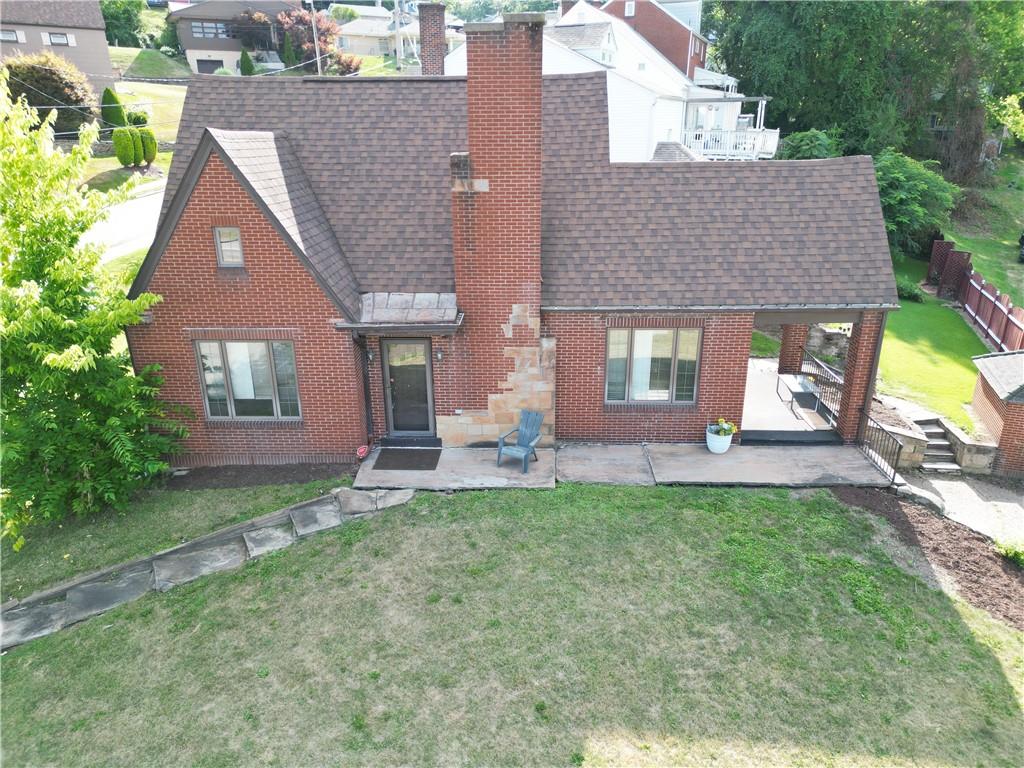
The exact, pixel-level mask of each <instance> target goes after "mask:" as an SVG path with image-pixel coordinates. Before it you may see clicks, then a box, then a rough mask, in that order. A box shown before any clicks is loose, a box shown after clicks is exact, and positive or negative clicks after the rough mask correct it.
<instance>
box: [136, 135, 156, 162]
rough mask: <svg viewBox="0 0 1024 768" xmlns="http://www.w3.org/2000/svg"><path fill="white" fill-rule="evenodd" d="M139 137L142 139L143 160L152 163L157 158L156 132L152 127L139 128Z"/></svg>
mask: <svg viewBox="0 0 1024 768" xmlns="http://www.w3.org/2000/svg"><path fill="white" fill-rule="evenodd" d="M139 139H140V140H141V141H142V160H143V162H145V163H146V165H151V164H152V162H153V161H154V160H156V148H157V143H156V133H154V132H153V129H152V128H139Z"/></svg>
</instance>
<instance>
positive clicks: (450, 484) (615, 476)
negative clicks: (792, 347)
mask: <svg viewBox="0 0 1024 768" xmlns="http://www.w3.org/2000/svg"><path fill="white" fill-rule="evenodd" d="M380 450H381V449H377V450H376V451H374V452H373V453H371V454H370V456H369V457H367V459H366V461H365V462H364V463H363V465H362V466H361V467H360V468H359V472H358V474H357V475H356V479H355V483H354V487H355V488H360V489H366V488H418V489H422V490H431V491H461V490H483V489H495V488H554V487H555V483H556V481H557V482H574V483H602V484H607V485H727V486H750V487H764V486H775V487H782V488H816V487H825V486H830V485H851V486H863V487H873V488H884V487H886V486H888V485H889V478H888V477H887V476H886V475H885V474H883V473H882V472H880V471H879V470H878V469H876V468H875V466H874V464H872V462H871V461H870V460H869V459H868V458H867V456H865V455H864V453H862V452H861V450H860V449H859V448H857V447H856V446H852V445H759V446H747V445H736V446H733V447H732V448H731V449H730V450H729V451H728V453H725V454H722V455H715V454H712V453H711V452H709V451H708V450H707V448H706V447H705V446H703V445H696V444H692V443H688V444H683V443H563V444H561V445H559V446H558V448H557V449H550V448H549V449H540V450H538V451H537V453H538V461H536V462H533V463H532V464H531V465H530V471H529V472H528V473H527V474H523V472H522V470H521V467H520V465H518V464H517V463H516V462H515V461H508V462H507V463H503V464H502V465H501V466H496V464H495V458H496V456H497V449H496V448H442V449H440V451H441V456H440V459H439V460H438V462H437V466H436V468H435V469H433V470H419V469H413V470H408V469H400V470H387V469H375V468H374V465H375V463H376V461H377V457H378V456H379V455H380ZM384 450H387V449H384Z"/></svg>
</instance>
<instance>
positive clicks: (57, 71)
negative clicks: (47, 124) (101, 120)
mask: <svg viewBox="0 0 1024 768" xmlns="http://www.w3.org/2000/svg"><path fill="white" fill-rule="evenodd" d="M3 65H4V67H5V68H6V69H7V72H8V73H9V75H10V77H9V79H8V85H9V87H10V90H11V99H12V100H14V101H17V99H18V97H20V96H24V97H25V100H26V101H27V102H28V103H29V104H30V105H31V106H33V107H37V108H38V109H39V112H40V116H44V115H45V114H46V113H47V112H48V111H49V110H47V109H46V108H47V107H57V106H61V105H67V106H71V107H78V109H58V110H57V121H56V122H55V123H54V124H53V130H54V131H55V132H57V133H74V132H76V131H77V130H78V127H79V126H80V125H81V124H82V123H85V122H91V121H92V120H93V118H95V116H96V112H95V111H94V109H93V108H92V107H91V106H89V105H91V104H95V103H96V94H94V93H93V91H92V87H91V86H90V85H89V81H88V80H87V79H86V77H85V75H84V74H82V72H81V70H79V69H78V67H76V66H75V65H74V64H72V63H71V62H70V61H68V60H67V59H65V58H64V57H63V56H57V55H56V54H53V53H51V52H49V51H45V52H43V53H33V54H29V55H27V56H12V57H11V58H9V59H4V63H3Z"/></svg>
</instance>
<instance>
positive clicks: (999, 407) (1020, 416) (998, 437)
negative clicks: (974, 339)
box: [973, 350, 1024, 477]
mask: <svg viewBox="0 0 1024 768" xmlns="http://www.w3.org/2000/svg"><path fill="white" fill-rule="evenodd" d="M974 364H975V365H976V366H977V367H978V381H977V384H976V385H975V388H974V402H973V405H974V411H975V413H977V414H978V417H979V418H980V419H981V421H982V423H984V425H985V427H986V428H987V429H988V431H989V432H990V433H992V437H993V439H994V440H995V441H996V445H997V447H998V454H997V455H996V461H995V465H994V466H993V471H994V472H995V473H996V474H1000V475H1008V476H1010V477H1024V350H1020V351H1018V352H994V353H992V354H988V355H980V356H978V357H975V358H974Z"/></svg>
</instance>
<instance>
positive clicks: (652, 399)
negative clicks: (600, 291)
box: [604, 328, 700, 403]
mask: <svg viewBox="0 0 1024 768" xmlns="http://www.w3.org/2000/svg"><path fill="white" fill-rule="evenodd" d="M699 360H700V329H699V328H611V329H609V330H608V340H607V350H606V364H605V385H604V399H605V402H608V403H627V402H630V403H693V402H694V401H695V400H696V399H697V369H698V363H699Z"/></svg>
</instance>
